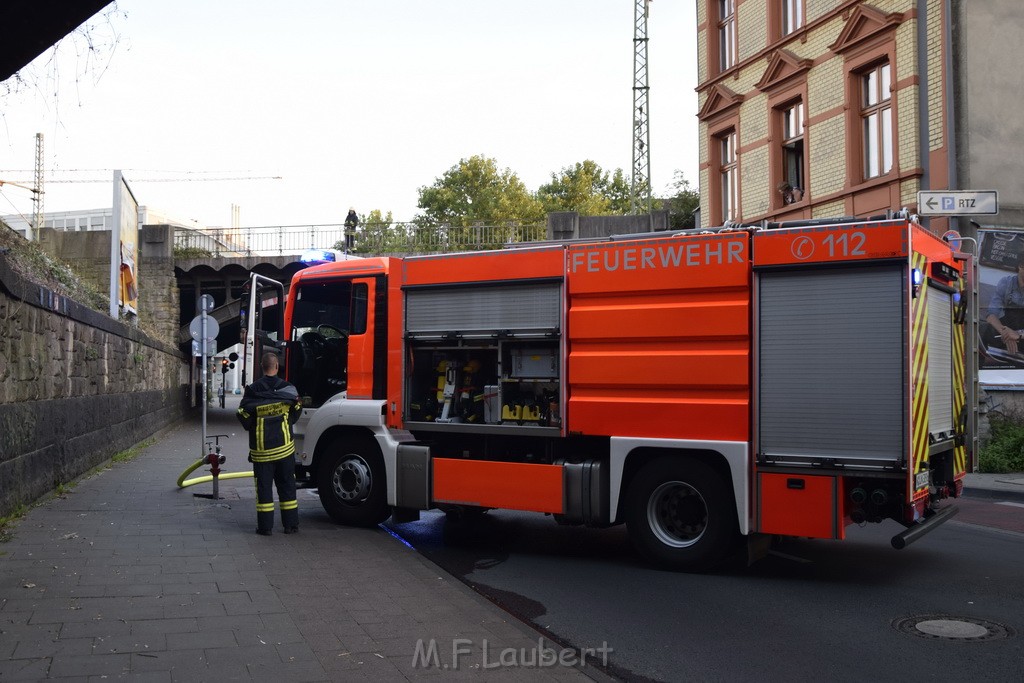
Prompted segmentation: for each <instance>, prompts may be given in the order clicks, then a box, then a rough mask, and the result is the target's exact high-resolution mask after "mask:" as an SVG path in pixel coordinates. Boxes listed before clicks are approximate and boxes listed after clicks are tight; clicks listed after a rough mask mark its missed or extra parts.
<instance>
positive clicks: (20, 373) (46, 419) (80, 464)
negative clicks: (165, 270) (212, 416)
mask: <svg viewBox="0 0 1024 683" xmlns="http://www.w3.org/2000/svg"><path fill="white" fill-rule="evenodd" d="M141 290H142V287H141V285H140V296H141V295H142V291H141ZM187 385H188V366H187V365H186V360H185V358H184V356H183V355H182V353H181V352H180V351H179V350H178V349H177V348H176V347H174V346H171V345H169V344H166V343H163V342H160V341H156V340H154V339H151V338H150V337H149V336H147V335H146V334H144V333H142V332H140V331H139V330H138V329H136V328H133V327H129V326H127V325H124V324H122V323H120V322H117V321H114V320H112V319H111V318H110V317H109V316H107V315H105V314H102V313H98V312H96V311H93V310H92V309H89V308H86V307H84V306H82V305H80V304H78V303H77V302H75V301H72V300H70V299H68V298H66V297H62V296H59V295H57V294H55V293H53V292H52V291H50V290H48V289H46V288H45V287H41V286H39V285H37V284H35V283H32V282H29V281H28V280H25V279H24V278H22V277H21V276H20V275H18V274H17V273H15V272H14V271H13V270H12V269H11V268H10V267H9V265H8V264H7V263H6V262H5V261H4V258H3V257H2V256H0V516H4V515H7V514H9V513H10V512H11V511H12V510H14V509H15V508H17V506H19V505H21V504H28V503H31V502H33V501H34V500H36V499H38V498H39V497H41V496H43V495H45V494H46V493H48V492H49V491H51V490H52V489H54V488H55V487H56V486H58V485H60V484H62V483H65V482H68V481H71V480H72V479H74V478H75V477H77V476H78V475H80V474H82V473H84V472H86V471H88V470H89V469H91V468H93V467H95V466H96V465H99V464H101V463H102V462H104V461H105V460H107V459H109V458H110V457H111V456H112V455H114V454H115V453H117V452H119V451H122V450H125V449H127V448H129V447H131V446H132V445H134V444H136V443H138V442H140V441H143V440H145V439H146V438H148V437H149V436H151V435H152V434H154V433H156V432H158V431H159V430H161V429H163V428H164V427H167V426H169V425H171V424H173V423H175V422H176V421H178V420H179V419H181V417H182V416H183V415H184V414H185V411H186V410H187V405H188V390H187Z"/></svg>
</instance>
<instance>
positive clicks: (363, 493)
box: [331, 455, 373, 505]
mask: <svg viewBox="0 0 1024 683" xmlns="http://www.w3.org/2000/svg"><path fill="white" fill-rule="evenodd" d="M372 486H373V477H372V475H371V474H370V466H369V465H368V464H367V463H366V461H365V460H363V459H362V458H361V457H359V456H358V455H348V456H345V458H344V459H342V461H341V462H340V463H338V466H337V467H335V468H334V472H333V474H332V475H331V487H332V488H333V489H334V495H335V496H337V498H338V500H340V501H342V502H344V503H348V504H350V505H351V504H356V503H361V502H363V501H364V500H366V498H367V497H368V496H369V495H370V489H371V488H372Z"/></svg>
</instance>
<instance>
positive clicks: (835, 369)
mask: <svg viewBox="0 0 1024 683" xmlns="http://www.w3.org/2000/svg"><path fill="white" fill-rule="evenodd" d="M758 288H759V289H758V314H757V318H758V320H757V326H758V329H757V334H758V342H757V343H758V350H759V354H758V358H757V361H756V368H757V371H758V376H757V381H758V393H757V425H756V427H757V430H758V432H757V433H758V439H759V442H758V451H759V454H760V455H761V456H762V457H765V458H766V459H769V460H772V461H774V462H792V463H794V464H810V463H813V462H825V461H827V460H828V459H831V460H832V461H834V462H842V463H849V464H851V465H862V466H885V465H889V466H891V465H892V464H893V461H901V460H902V459H903V452H904V444H905V432H904V420H905V413H904V410H905V408H904V406H905V405H906V401H905V392H906V388H905V382H906V372H905V369H904V341H903V340H904V330H903V321H904V317H905V314H904V310H905V301H904V297H905V294H904V291H905V284H904V280H903V269H902V267H901V266H898V265H895V266H874V267H854V268H832V269H822V270H813V269H802V270H799V271H796V270H794V271H781V272H772V271H767V272H762V273H760V274H759V284H758ZM826 464H827V462H826Z"/></svg>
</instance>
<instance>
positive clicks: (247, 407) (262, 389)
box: [238, 376, 302, 462]
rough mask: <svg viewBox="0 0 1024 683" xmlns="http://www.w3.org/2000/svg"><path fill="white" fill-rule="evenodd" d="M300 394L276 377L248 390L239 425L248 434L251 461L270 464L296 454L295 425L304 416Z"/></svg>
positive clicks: (260, 380) (255, 384)
mask: <svg viewBox="0 0 1024 683" xmlns="http://www.w3.org/2000/svg"><path fill="white" fill-rule="evenodd" d="M298 401H299V393H298V391H296V389H295V387H294V386H292V385H291V384H289V383H288V382H286V381H284V380H283V379H281V378H279V377H277V376H273V377H271V376H263V377H260V378H259V379H258V380H256V381H255V382H253V383H252V384H250V385H249V386H247V387H246V388H245V394H244V395H243V396H242V402H241V404H240V405H239V408H238V421H239V422H241V423H242V426H243V427H245V430H246V431H247V432H249V457H250V459H251V460H252V461H253V462H270V461H271V460H279V459H281V458H286V457H288V456H290V455H292V454H293V453H295V443H294V442H293V441H292V424H293V423H295V421H296V420H298V419H299V415H301V414H302V406H301V405H299V402H298Z"/></svg>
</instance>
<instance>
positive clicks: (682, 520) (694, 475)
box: [625, 457, 739, 572]
mask: <svg viewBox="0 0 1024 683" xmlns="http://www.w3.org/2000/svg"><path fill="white" fill-rule="evenodd" d="M625 506H626V509H625V517H626V527H627V528H628V529H629V537H630V539H631V540H632V542H633V545H634V546H635V547H636V549H637V551H638V552H639V553H640V554H641V555H643V556H644V557H645V558H647V559H648V560H651V561H652V562H655V563H656V564H659V565H662V566H664V567H667V568H669V569H673V570H677V571H690V572H701V571H708V570H710V569H714V568H715V567H716V566H718V565H720V564H721V563H722V562H723V561H724V560H726V559H727V558H728V557H729V555H730V553H731V552H732V551H733V550H734V549H735V547H736V545H737V542H738V541H739V531H738V525H737V521H736V504H735V498H734V497H733V494H732V488H731V486H730V485H729V483H728V482H726V481H725V480H724V479H723V478H722V477H721V476H720V475H719V474H718V473H717V472H715V471H714V470H713V469H712V468H711V467H709V466H708V465H705V464H704V463H702V462H699V461H697V460H691V459H687V458H684V457H669V458H660V459H658V460H654V461H652V462H650V463H648V464H647V465H645V466H644V467H643V468H642V469H641V470H640V471H639V472H638V473H637V475H636V477H635V478H634V479H633V481H632V482H631V483H630V485H629V490H628V491H627V493H626V501H625Z"/></svg>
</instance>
